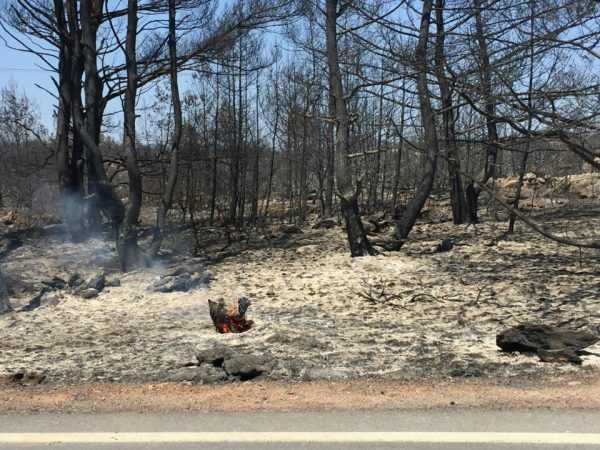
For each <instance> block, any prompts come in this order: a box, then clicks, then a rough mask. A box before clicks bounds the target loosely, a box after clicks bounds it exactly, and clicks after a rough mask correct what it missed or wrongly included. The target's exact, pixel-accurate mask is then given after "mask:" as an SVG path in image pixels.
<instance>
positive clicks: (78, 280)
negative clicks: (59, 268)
mask: <svg viewBox="0 0 600 450" xmlns="http://www.w3.org/2000/svg"><path fill="white" fill-rule="evenodd" d="M84 281H85V280H84V279H83V277H82V276H81V275H80V274H79V273H77V272H75V273H74V274H72V275H71V276H70V277H69V280H68V281H67V283H68V284H69V286H70V287H78V286H81V285H82V284H83V282H84Z"/></svg>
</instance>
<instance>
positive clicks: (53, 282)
mask: <svg viewBox="0 0 600 450" xmlns="http://www.w3.org/2000/svg"><path fill="white" fill-rule="evenodd" d="M42 284H45V285H46V286H49V287H51V288H54V289H62V288H64V287H65V286H66V285H67V282H66V281H65V280H63V279H62V278H60V277H52V278H47V279H45V280H42Z"/></svg>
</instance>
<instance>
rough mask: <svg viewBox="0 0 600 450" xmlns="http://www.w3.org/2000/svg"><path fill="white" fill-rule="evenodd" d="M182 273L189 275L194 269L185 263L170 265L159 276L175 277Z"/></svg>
mask: <svg viewBox="0 0 600 450" xmlns="http://www.w3.org/2000/svg"><path fill="white" fill-rule="evenodd" d="M184 273H187V274H188V275H191V274H192V273H194V270H193V269H192V268H191V267H190V266H188V265H186V264H182V265H180V266H176V267H171V268H170V269H168V270H167V271H166V272H165V273H164V274H163V275H162V276H161V278H166V277H176V276H178V275H182V274H184Z"/></svg>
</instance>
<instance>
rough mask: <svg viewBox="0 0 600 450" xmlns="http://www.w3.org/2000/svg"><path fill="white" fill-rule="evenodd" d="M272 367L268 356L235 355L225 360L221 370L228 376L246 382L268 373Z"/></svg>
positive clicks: (272, 364)
mask: <svg viewBox="0 0 600 450" xmlns="http://www.w3.org/2000/svg"><path fill="white" fill-rule="evenodd" d="M274 365H275V361H274V359H273V357H272V356H270V355H266V354H265V355H236V356H233V357H231V358H228V359H226V360H225V362H224V363H223V369H225V372H227V373H228V374H229V375H231V376H234V377H237V378H239V379H240V380H241V381H246V380H251V379H253V378H256V377H259V376H261V375H263V374H264V373H268V372H269V371H270V370H271V369H273V367H274Z"/></svg>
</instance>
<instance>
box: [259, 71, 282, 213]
mask: <svg viewBox="0 0 600 450" xmlns="http://www.w3.org/2000/svg"><path fill="white" fill-rule="evenodd" d="M274 90H275V125H274V129H273V141H272V142H271V159H270V161H269V184H268V186H267V201H266V203H265V210H264V212H263V213H262V214H263V216H264V217H265V218H266V217H267V214H268V213H269V203H270V202H271V190H272V189H273V169H274V167H275V149H276V148H277V128H278V126H279V85H278V83H277V78H276V79H275V86H274Z"/></svg>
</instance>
